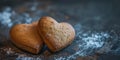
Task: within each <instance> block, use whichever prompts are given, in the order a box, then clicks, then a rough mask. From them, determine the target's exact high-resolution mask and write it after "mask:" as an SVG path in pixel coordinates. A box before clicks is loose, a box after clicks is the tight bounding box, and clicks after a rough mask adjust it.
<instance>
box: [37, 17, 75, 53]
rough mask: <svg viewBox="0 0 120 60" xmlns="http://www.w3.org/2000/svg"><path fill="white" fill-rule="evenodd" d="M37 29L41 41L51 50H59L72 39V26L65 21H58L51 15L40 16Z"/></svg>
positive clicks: (73, 31) (73, 32) (73, 35)
mask: <svg viewBox="0 0 120 60" xmlns="http://www.w3.org/2000/svg"><path fill="white" fill-rule="evenodd" d="M38 29H39V33H40V35H41V37H42V38H43V41H44V42H45V44H46V45H47V46H48V48H49V49H50V50H51V51H52V52H56V51H59V50H61V49H63V48H65V47H66V46H68V45H69V44H71V42H72V41H73V40H74V37H75V30H74V28H73V27H72V26H71V25H70V24H68V23H65V22H62V23H58V22H57V21H55V19H53V18H51V17H47V16H46V17H42V18H41V19H40V20H39V22H38Z"/></svg>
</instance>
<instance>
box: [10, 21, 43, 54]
mask: <svg viewBox="0 0 120 60" xmlns="http://www.w3.org/2000/svg"><path fill="white" fill-rule="evenodd" d="M10 38H11V41H12V42H13V43H14V44H15V45H16V46H17V47H19V48H21V49H23V50H25V51H28V52H31V53H33V54H38V53H39V51H40V50H41V48H42V46H43V41H42V40H41V37H40V36H39V33H38V30H37V22H34V23H32V24H17V25H15V26H13V27H12V28H11V30H10Z"/></svg>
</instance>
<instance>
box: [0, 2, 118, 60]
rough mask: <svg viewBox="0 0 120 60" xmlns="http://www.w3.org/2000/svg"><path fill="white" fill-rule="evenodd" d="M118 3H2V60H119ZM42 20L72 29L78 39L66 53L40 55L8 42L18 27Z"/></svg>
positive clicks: (43, 52)
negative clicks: (52, 19)
mask: <svg viewBox="0 0 120 60" xmlns="http://www.w3.org/2000/svg"><path fill="white" fill-rule="evenodd" d="M119 2H120V1H119V0H1V1H0V60H120V4H119ZM42 16H51V17H53V18H54V19H56V20H57V21H58V22H68V23H70V24H72V25H73V27H74V29H75V31H76V37H75V40H74V41H73V43H72V44H71V45H70V46H68V47H66V48H65V49H63V50H61V51H59V52H56V53H52V52H50V51H49V49H48V48H47V46H45V47H44V48H43V49H42V52H40V53H39V54H38V55H33V54H30V53H28V52H25V51H22V50H21V49H18V48H16V47H15V46H14V45H13V44H12V42H11V41H10V38H9V30H10V28H11V27H12V26H13V25H15V24H21V23H25V24H28V23H31V22H33V21H37V20H39V19H40V18H41V17H42Z"/></svg>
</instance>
